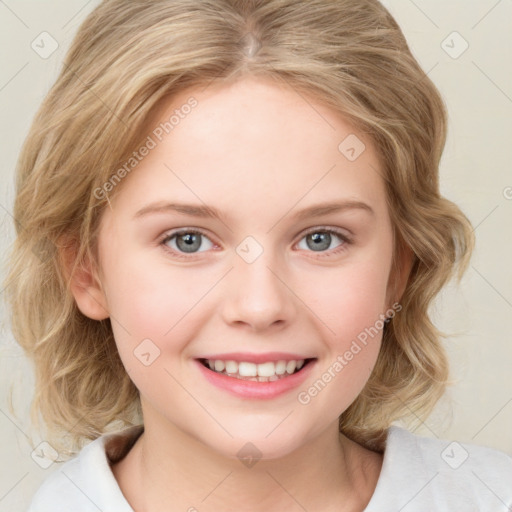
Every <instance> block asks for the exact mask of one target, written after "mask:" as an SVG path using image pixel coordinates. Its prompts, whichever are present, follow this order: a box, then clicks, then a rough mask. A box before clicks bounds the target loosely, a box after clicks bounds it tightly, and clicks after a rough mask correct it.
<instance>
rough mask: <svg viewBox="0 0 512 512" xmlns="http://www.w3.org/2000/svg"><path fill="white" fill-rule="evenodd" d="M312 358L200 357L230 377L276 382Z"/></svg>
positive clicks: (206, 364)
mask: <svg viewBox="0 0 512 512" xmlns="http://www.w3.org/2000/svg"><path fill="white" fill-rule="evenodd" d="M312 360H313V359H299V360H289V361H284V360H280V361H276V362H274V361H267V362H264V363H259V364H256V363H251V362H247V361H232V360H228V361H222V360H219V359H215V360H214V359H200V360H199V361H200V362H201V364H202V365H203V366H205V367H206V368H209V369H210V370H212V371H214V372H216V373H220V374H222V375H226V376H228V377H233V378H236V379H240V380H248V381H253V382H274V381H276V380H280V379H283V378H286V377H288V376H290V375H293V374H295V373H297V372H299V371H300V370H301V369H302V368H303V367H304V366H306V365H307V364H308V363H309V362H311V361H312Z"/></svg>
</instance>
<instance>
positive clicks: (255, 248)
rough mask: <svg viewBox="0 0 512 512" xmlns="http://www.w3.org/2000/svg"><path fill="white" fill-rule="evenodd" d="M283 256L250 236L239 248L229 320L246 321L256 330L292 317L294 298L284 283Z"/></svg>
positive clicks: (228, 304) (228, 301) (229, 298)
mask: <svg viewBox="0 0 512 512" xmlns="http://www.w3.org/2000/svg"><path fill="white" fill-rule="evenodd" d="M281 263H282V259H280V258H279V255H278V254H276V252H275V251H273V250H272V249H271V248H269V247H265V246H264V245H263V244H261V243H260V242H258V241H257V240H256V239H255V238H254V237H252V236H249V237H247V238H246V239H244V240H243V241H242V242H241V243H240V244H239V245H238V246H237V247H236V254H235V255H234V262H233V266H234V268H233V271H232V272H230V274H231V275H230V281H229V290H228V293H227V295H226V296H225V298H224V300H225V309H224V314H225V318H226V320H227V321H228V322H231V323H232V322H242V323H246V324H249V325H251V326H252V327H253V328H256V329H264V328H266V327H268V326H270V325H272V324H275V323H276V324H277V323H283V322H285V321H288V320H290V318H291V315H292V314H293V311H294V307H293V303H292V302H293V297H292V295H291V294H290V292H289V291H288V290H287V287H286V286H285V284H284V283H283V281H285V278H284V276H280V274H281V273H282V271H281V270H280V269H282V265H281Z"/></svg>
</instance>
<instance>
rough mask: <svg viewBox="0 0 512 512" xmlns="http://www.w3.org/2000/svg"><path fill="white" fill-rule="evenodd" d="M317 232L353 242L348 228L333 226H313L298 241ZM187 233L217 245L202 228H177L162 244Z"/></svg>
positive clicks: (168, 233) (164, 238)
mask: <svg viewBox="0 0 512 512" xmlns="http://www.w3.org/2000/svg"><path fill="white" fill-rule="evenodd" d="M317 231H328V232H332V233H334V234H335V235H338V236H340V237H342V238H345V239H347V240H349V241H351V240H352V238H353V234H352V233H351V232H350V231H349V230H347V229H346V228H345V229H343V228H335V227H331V226H312V227H310V228H305V229H304V230H302V231H301V232H300V234H299V236H300V238H299V240H298V241H300V240H302V238H304V237H305V236H307V235H308V234H311V233H315V232H317ZM344 231H346V232H347V233H345V232H344ZM185 233H199V234H201V235H203V236H205V237H206V238H208V239H209V240H210V241H211V242H212V243H213V244H216V245H218V244H217V242H216V241H215V239H212V237H211V236H210V235H209V234H208V233H207V232H206V231H204V230H203V229H201V228H187V227H185V228H177V229H176V230H171V231H170V232H166V233H164V234H163V235H162V237H161V239H160V242H163V241H165V240H170V239H172V238H174V237H175V236H178V235H180V234H185Z"/></svg>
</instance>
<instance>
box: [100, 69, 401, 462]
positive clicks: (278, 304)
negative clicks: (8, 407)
mask: <svg viewBox="0 0 512 512" xmlns="http://www.w3.org/2000/svg"><path fill="white" fill-rule="evenodd" d="M191 97H193V98H194V100H193V101H192V100H190V98H191ZM187 102H188V104H189V105H191V104H193V105H194V106H193V108H184V107H183V106H184V105H186V104H187ZM196 102H197V103H196ZM176 109H178V111H179V114H178V113H176ZM185 112H186V113H185ZM173 113H175V114H176V115H175V118H174V121H173V123H174V124H173V127H172V129H169V125H167V126H166V125H165V123H166V122H169V119H170V118H171V116H172V115H173ZM178 118H179V120H178V121H177V119H178ZM152 126H153V127H152V129H151V130H150V131H149V132H148V133H147V135H149V137H150V138H151V140H152V141H153V143H151V142H149V139H148V146H154V147H151V148H150V149H149V150H148V151H147V152H146V151H141V152H140V153H147V154H146V155H145V156H143V157H142V156H141V159H140V162H138V164H137V166H136V167H135V168H134V169H133V170H131V172H130V174H129V175H128V176H126V177H125V178H124V180H123V182H122V183H121V184H120V185H118V186H120V187H121V188H120V189H119V194H117V195H116V196H115V197H114V199H113V201H112V204H111V207H110V208H107V209H106V210H105V213H104V215H103V217H102V221H101V227H100V234H99V246H98V247H99V260H100V266H101V269H100V274H99V275H100V280H101V294H102V298H103V299H102V300H104V305H105V308H106V309H107V310H108V315H109V316H110V317H111V320H112V328H113V331H114V336H115V340H116V344H117V347H118V350H119V353H120V356H121V359H122V361H123V364H124V365H125V368H126V370H127V371H128V373H129V375H130V377H131V379H132V381H133V382H134V383H135V385H136V386H137V388H138V389H139V390H140V395H141V401H142V407H143V411H144V422H145V424H146V426H147V427H148V426H149V425H157V424H158V425H160V427H161V428H164V426H168V427H169V428H172V429H178V430H179V431H181V432H182V433H185V434H187V435H188V436H190V437H191V438H193V439H194V440H196V441H198V442H200V443H202V445H206V446H208V447H210V448H212V449H213V450H215V451H216V452H217V453H220V454H224V455H226V456H229V457H235V456H236V453H237V452H238V450H239V449H240V447H241V446H243V445H244V444H245V443H246V442H247V441H251V442H252V443H253V444H255V445H256V446H257V447H258V449H259V450H260V451H261V452H262V453H263V456H264V457H269V458H273V457H279V456H283V455H285V454H287V453H291V452H292V451H293V450H296V449H298V448H300V447H301V446H303V445H305V444H306V443H307V442H308V441H311V440H312V439H314V438H315V437H316V436H319V435H320V434H321V433H324V432H326V431H327V430H328V429H333V431H334V430H336V429H337V418H338V416H339V415H340V414H341V413H342V412H343V411H344V410H345V409H346V408H347V407H348V406H349V405H350V404H351V403H352V402H353V401H354V400H355V399H356V397H357V396H358V394H359V393H360V391H361V390H362V388H363V386H364V385H365V383H366V382H367V380H368V378H369V376H370V373H371V371H372V369H373V367H374V364H375V361H376V358H377V355H378V352H379V348H380V343H381V337H382V332H381V331H382V324H383V322H382V319H383V315H385V314H386V311H387V310H389V308H390V307H391V305H392V304H393V302H394V301H395V299H396V298H395V297H393V296H392V294H391V293H390V290H391V284H392V283H391V277H390V270H391V262H392V254H393V234H392V227H391V222H390V218H389V214H388V211H387V206H386V195H385V188H384V183H383V181H382V178H381V172H382V168H381V164H380V162H379V161H378V158H377V156H376V153H375V151H374V148H373V147H372V145H371V143H370V141H369V140H367V139H366V138H365V137H364V136H362V135H360V134H358V133H357V132H356V131H355V130H354V129H353V128H352V127H351V126H350V125H349V124H347V123H346V121H344V120H343V118H342V117H340V116H339V115H338V114H336V113H335V112H333V111H332V110H330V109H329V108H327V107H325V106H323V105H322V104H321V103H319V102H317V101H315V99H314V98H312V97H309V98H307V100H306V98H305V97H304V95H299V94H297V92H295V91H294V90H293V89H292V88H290V87H287V86H281V85H277V84H276V83H273V82H268V81H264V80H262V79H255V78H244V79H243V80H241V81H238V82H236V83H233V84H231V85H229V86H227V85H222V86H221V85H215V84H212V85H210V86H209V87H208V88H206V89H205V90H203V89H200V88H192V89H189V90H187V91H183V92H182V93H180V94H179V95H178V96H175V97H174V98H173V99H172V100H171V101H169V102H168V103H166V104H164V105H163V106H162V108H161V109H160V110H159V112H158V118H155V120H154V123H153V124H152ZM162 127H164V128H165V127H167V128H168V131H169V133H166V130H165V129H164V128H162ZM158 128H160V129H159V130H158ZM347 137H348V139H347ZM356 137H358V139H356ZM160 139H161V140H160ZM343 141H344V142H343ZM362 143H364V145H365V147H364V148H363V146H362V145H361V144H362ZM340 144H341V145H340ZM351 148H352V149H351ZM172 205H174V207H173V206H172ZM176 205H188V206H176ZM326 205H337V207H332V208H323V207H324V206H326ZM313 207H315V208H316V209H315V210H310V209H311V208H313ZM308 210H309V211H308ZM212 212H215V213H216V215H213V214H212ZM205 359H211V360H212V365H215V363H214V362H213V361H214V360H219V361H235V363H237V362H242V364H240V365H239V366H238V368H239V370H238V371H239V372H240V373H245V370H247V372H248V373H249V374H251V372H253V371H254V370H255V369H256V371H257V372H258V374H265V372H267V371H268V372H270V373H271V374H274V372H275V371H277V372H278V373H279V372H280V371H282V367H283V363H279V362H278V361H285V362H286V363H287V364H288V362H289V361H292V360H295V361H297V360H299V361H300V360H304V361H305V364H304V366H302V367H301V369H300V370H299V371H298V372H297V373H292V374H290V375H289V374H288V373H287V372H286V373H285V376H284V377H283V376H282V375H281V376H279V375H278V377H277V379H276V377H270V379H271V380H269V381H268V382H263V381H262V382H260V381H255V380H251V381H247V380H244V379H238V378H236V377H234V376H232V377H229V376H226V375H220V374H219V373H217V372H216V371H214V370H211V369H209V368H208V369H207V368H206V367H205V366H204V365H203V364H202V363H201V362H200V361H201V360H205ZM203 362H205V361H203ZM243 363H250V364H243ZM268 363H273V365H269V364H268ZM276 363H277V364H276ZM205 364H206V365H208V362H206V363H205ZM229 364H230V366H229V367H228V370H229V371H230V372H233V371H234V372H236V371H237V366H236V365H235V366H233V363H229ZM258 364H260V365H262V366H261V367H260V366H258ZM299 365H300V364H299ZM214 368H215V366H214ZM221 368H222V363H217V369H221ZM279 368H281V370H280V369H279ZM288 368H289V369H290V371H291V372H293V363H290V364H289V366H288ZM224 371H226V368H225V369H224ZM262 380H267V379H262Z"/></svg>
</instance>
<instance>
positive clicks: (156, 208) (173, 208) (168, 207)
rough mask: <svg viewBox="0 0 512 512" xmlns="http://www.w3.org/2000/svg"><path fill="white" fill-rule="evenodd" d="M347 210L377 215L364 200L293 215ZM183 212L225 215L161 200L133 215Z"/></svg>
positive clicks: (204, 207)
mask: <svg viewBox="0 0 512 512" xmlns="http://www.w3.org/2000/svg"><path fill="white" fill-rule="evenodd" d="M347 210H362V211H366V212H368V213H370V214H371V215H375V212H374V210H373V209H372V207H371V206H370V205H368V204H366V203H364V202H362V201H350V200H347V201H341V202H330V203H322V204H317V205H313V206H310V207H308V208H305V209H303V210H300V211H299V212H297V213H295V214H294V215H292V218H294V219H296V220H304V219H310V218H312V217H320V216H322V215H327V214H329V213H336V212H341V211H347ZM172 212H176V213H181V214H183V215H189V216H191V217H199V218H213V219H218V220H221V221H222V218H223V215H222V214H221V213H220V212H219V211H218V210H217V209H216V208H214V207H212V206H207V205H195V204H185V203H170V202H165V201H159V202H157V203H152V204H148V205H146V206H144V207H143V208H141V209H140V210H138V211H137V212H136V213H135V215H134V216H133V218H134V219H140V218H142V217H145V216H147V215H150V214H157V213H172Z"/></svg>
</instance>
